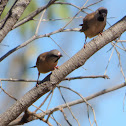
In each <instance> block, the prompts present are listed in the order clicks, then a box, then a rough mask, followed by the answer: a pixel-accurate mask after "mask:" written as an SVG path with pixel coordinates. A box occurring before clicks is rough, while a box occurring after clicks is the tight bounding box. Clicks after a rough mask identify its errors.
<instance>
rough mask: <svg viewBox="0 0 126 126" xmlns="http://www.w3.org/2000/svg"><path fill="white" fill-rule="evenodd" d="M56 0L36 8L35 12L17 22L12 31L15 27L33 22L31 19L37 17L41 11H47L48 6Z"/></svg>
mask: <svg viewBox="0 0 126 126" xmlns="http://www.w3.org/2000/svg"><path fill="white" fill-rule="evenodd" d="M55 1H56V0H50V1H49V3H48V4H47V5H45V6H43V7H40V8H38V9H37V10H35V11H34V12H32V13H31V14H29V15H28V16H27V17H25V18H23V19H22V20H20V21H18V22H17V23H16V24H15V25H14V27H13V29H15V28H16V27H19V26H20V25H22V24H24V23H26V22H28V21H30V20H33V18H34V17H35V16H36V15H38V14H39V13H41V12H42V11H43V10H45V9H47V8H48V7H49V6H51V5H52V4H53V3H54V2H55Z"/></svg>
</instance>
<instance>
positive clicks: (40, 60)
mask: <svg viewBox="0 0 126 126" xmlns="http://www.w3.org/2000/svg"><path fill="white" fill-rule="evenodd" d="M46 55H47V52H45V53H42V54H40V55H39V56H38V58H37V61H36V66H38V65H39V64H40V63H42V62H44V61H45V58H46Z"/></svg>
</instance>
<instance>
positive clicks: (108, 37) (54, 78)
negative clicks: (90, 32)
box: [0, 17, 126, 126]
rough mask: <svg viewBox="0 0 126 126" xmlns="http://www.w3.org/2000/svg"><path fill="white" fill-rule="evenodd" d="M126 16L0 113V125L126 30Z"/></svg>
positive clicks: (11, 118)
mask: <svg viewBox="0 0 126 126" xmlns="http://www.w3.org/2000/svg"><path fill="white" fill-rule="evenodd" d="M125 24H126V17H124V18H123V19H121V20H120V21H119V22H117V23H116V24H115V25H113V26H112V27H111V28H109V29H108V30H106V31H105V32H103V33H102V36H101V35H99V36H98V37H96V38H94V39H93V40H92V41H90V42H89V43H88V44H86V48H82V49H81V50H80V51H79V52H78V53H76V54H75V55H74V56H73V57H72V58H71V59H69V60H68V61H67V62H65V63H64V64H63V65H61V66H59V68H58V69H56V70H54V71H53V72H52V74H49V75H48V76H47V77H46V78H45V79H44V80H43V82H42V84H41V85H39V87H34V88H33V89H31V90H30V91H29V92H27V93H26V94H25V95H24V96H23V97H22V98H21V99H20V100H18V101H16V103H15V104H13V105H12V106H11V107H10V108H9V109H8V110H7V111H6V112H4V113H3V114H1V115H0V125H2V126H5V125H8V124H9V123H10V122H11V121H13V120H14V119H16V118H17V117H18V116H19V115H20V114H21V113H22V112H23V111H25V110H26V109H27V108H28V107H29V106H30V105H32V104H33V103H34V102H35V101H36V100H38V99H39V98H40V97H41V96H43V95H44V94H46V93H47V92H49V91H50V90H52V89H54V88H55V86H56V85H57V84H59V83H60V82H61V81H62V80H63V79H64V78H65V77H66V76H67V75H68V74H70V73H71V72H72V71H74V70H75V69H77V68H78V67H80V66H82V65H83V64H84V63H85V62H86V61H87V60H88V59H89V58H90V57H91V56H92V55H93V54H94V53H96V52H97V51H98V50H100V49H101V48H102V47H104V46H105V45H107V44H108V43H109V42H111V41H113V40H115V39H116V38H118V37H119V36H120V35H121V34H122V33H123V32H125V31H126V25H125Z"/></svg>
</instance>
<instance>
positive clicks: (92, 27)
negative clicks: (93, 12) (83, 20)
mask: <svg viewBox="0 0 126 126" xmlns="http://www.w3.org/2000/svg"><path fill="white" fill-rule="evenodd" d="M105 25H106V21H103V22H100V21H96V22H94V23H91V24H89V28H88V29H87V30H85V31H84V33H85V35H86V36H87V37H89V38H92V37H94V36H96V35H98V34H99V33H100V32H102V31H103V29H104V27H105Z"/></svg>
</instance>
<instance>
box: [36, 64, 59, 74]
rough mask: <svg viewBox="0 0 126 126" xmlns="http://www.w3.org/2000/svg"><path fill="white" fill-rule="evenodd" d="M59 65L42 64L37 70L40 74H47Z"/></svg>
mask: <svg viewBox="0 0 126 126" xmlns="http://www.w3.org/2000/svg"><path fill="white" fill-rule="evenodd" d="M56 65H57V62H55V63H54V62H41V63H39V65H37V69H38V71H39V72H40V73H47V72H49V71H52V70H54V68H55V66H56Z"/></svg>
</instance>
